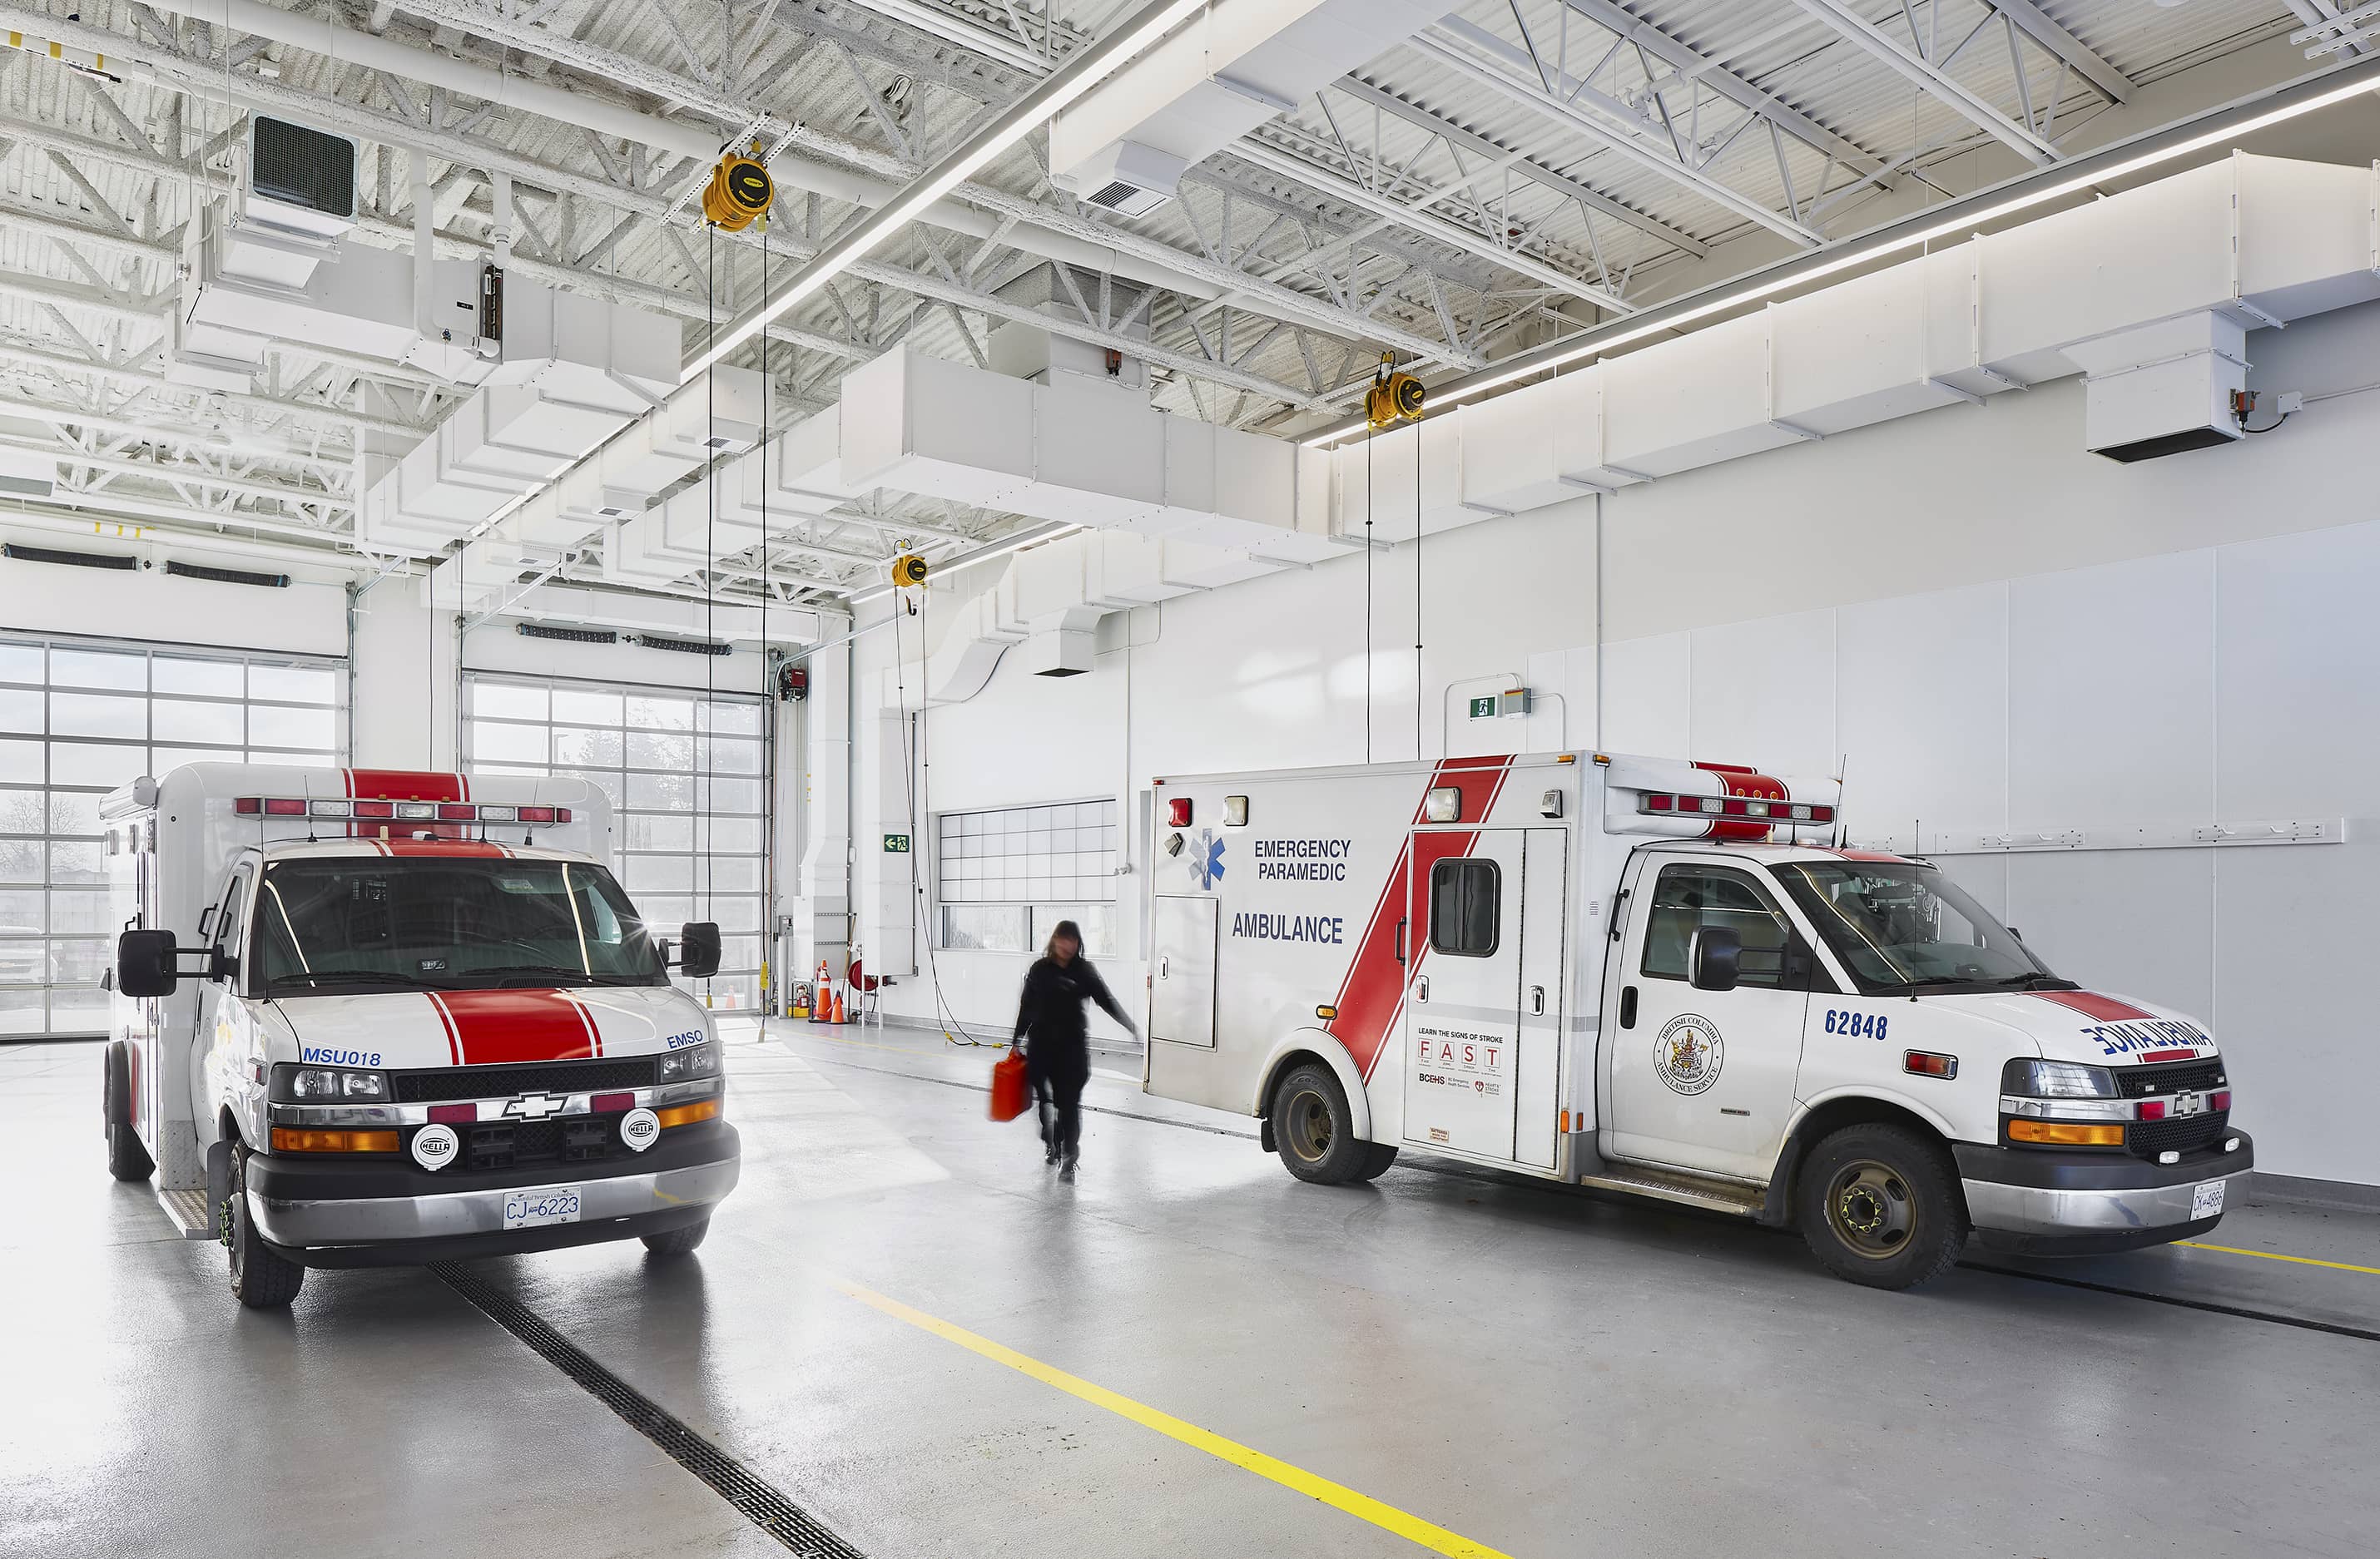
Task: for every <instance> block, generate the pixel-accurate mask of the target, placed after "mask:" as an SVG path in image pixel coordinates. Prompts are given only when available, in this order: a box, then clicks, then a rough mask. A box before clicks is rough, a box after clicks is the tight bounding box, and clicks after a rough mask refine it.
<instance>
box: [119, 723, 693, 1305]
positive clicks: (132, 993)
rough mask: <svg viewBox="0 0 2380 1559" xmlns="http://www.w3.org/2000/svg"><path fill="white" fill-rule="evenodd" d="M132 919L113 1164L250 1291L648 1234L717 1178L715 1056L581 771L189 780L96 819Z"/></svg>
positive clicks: (278, 1297) (285, 772)
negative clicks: (373, 1269) (619, 863)
mask: <svg viewBox="0 0 2380 1559" xmlns="http://www.w3.org/2000/svg"><path fill="white" fill-rule="evenodd" d="M101 816H102V817H103V820H104V826H105V828H106V829H107V845H106V849H107V855H106V861H107V866H108V874H109V881H110V884H111V886H112V889H113V892H114V893H115V898H116V912H117V913H119V914H120V915H121V916H122V918H123V921H124V924H125V925H126V926H127V927H128V929H127V930H126V931H125V932H124V933H123V935H122V937H121V938H120V939H119V942H118V946H117V953H116V968H115V973H114V976H113V982H112V983H113V987H114V990H115V999H114V1012H115V1020H114V1033H113V1036H112V1038H111V1040H110V1042H109V1045H108V1048H107V1055H106V1065H105V1068H104V1076H105V1083H104V1087H105V1095H104V1098H103V1106H102V1108H103V1117H102V1118H103V1124H104V1127H105V1130H106V1137H107V1164H108V1168H109V1170H110V1171H111V1172H112V1173H113V1174H114V1175H115V1178H118V1179H121V1180H139V1179H143V1178H147V1177H148V1176H149V1175H150V1174H151V1173H152V1170H153V1171H154V1172H155V1173H156V1174H157V1176H158V1192H159V1199H160V1201H161V1202H164V1204H165V1206H166V1208H167V1210H168V1211H169V1212H170V1213H173V1214H174V1215H176V1220H177V1221H178V1222H180V1223H181V1224H182V1226H183V1227H184V1229H185V1231H186V1233H189V1234H191V1235H192V1237H194V1238H203V1237H205V1236H206V1235H210V1234H211V1235H212V1236H213V1237H214V1238H216V1239H220V1240H222V1241H223V1243H224V1244H225V1245H226V1246H228V1247H229V1248H230V1251H231V1287H232V1291H233V1292H234V1293H235V1294H236V1295H237V1296H238V1298H239V1299H240V1302H241V1303H243V1304H246V1305H249V1306H254V1307H265V1306H275V1305H285V1304H287V1303H288V1302H289V1301H290V1300H291V1299H293V1298H295V1297H296V1295H297V1288H298V1285H299V1284H300V1282H301V1281H302V1280H303V1279H304V1277H305V1271H306V1268H308V1267H310V1266H312V1267H342V1266H372V1265H391V1264H407V1263H419V1262H431V1261H442V1260H445V1259H448V1258H456V1257H468V1256H480V1255H492V1254H502V1253H507V1252H514V1251H541V1250H550V1249H553V1248H555V1247H558V1246H564V1245H577V1244H584V1243H587V1242H589V1241H593V1240H601V1239H625V1238H628V1237H630V1236H641V1237H642V1238H643V1239H644V1242H645V1244H646V1246H647V1248H648V1249H650V1250H651V1251H655V1252H657V1253H659V1254H662V1255H664V1256H674V1255H682V1254H684V1253H685V1252H686V1251H691V1250H693V1249H694V1248H695V1247H696V1246H697V1245H698V1244H700V1243H701V1241H702V1237H703V1234H704V1233H705V1231H706V1230H707V1229H708V1227H710V1214H711V1209H712V1208H713V1207H715V1206H716V1205H717V1204H718V1203H719V1202H720V1200H721V1199H722V1198H723V1197H725V1196H726V1195H727V1193H728V1192H729V1191H730V1190H733V1189H734V1188H735V1179H736V1172H737V1166H738V1163H739V1152H738V1144H737V1140H736V1135H735V1128H734V1127H732V1126H730V1125H729V1124H728V1123H727V1122H726V1120H725V1119H723V1118H722V1102H723V1101H722V1079H721V1075H720V1070H721V1063H720V1045H719V1041H718V1037H717V1035H716V1034H715V1033H714V1032H713V1031H712V1028H711V1023H710V1017H709V1015H708V1014H707V1013H706V1012H705V1011H704V1010H703V1008H702V1005H701V1004H700V1003H698V1002H697V1001H696V1000H694V999H693V998H692V997H689V996H687V995H686V993H685V992H683V991H681V990H679V989H677V988H676V987H675V986H674V985H671V984H670V980H669V974H668V971H669V969H671V968H672V967H675V968H678V969H680V970H682V971H683V972H684V973H686V974H688V975H690V976H697V977H698V976H701V975H705V974H709V973H712V972H714V971H715V970H716V969H717V968H718V965H719V931H718V927H717V926H715V925H710V924H708V923H700V924H692V925H686V927H684V929H683V932H682V934H681V941H680V955H681V956H680V958H679V960H678V961H677V962H676V963H675V964H673V963H672V961H671V958H670V945H669V943H668V942H666V941H657V940H655V939H654V938H652V937H650V935H649V934H648V932H647V930H646V927H645V926H644V925H643V923H642V922H641V921H640V920H639V919H638V918H637V912H636V910H635V908H634V907H633V906H632V905H631V904H630V903H629V901H628V899H627V896H626V895H625V893H623V892H622V891H621V889H620V886H619V884H618V883H617V882H615V881H614V880H613V876H612V874H611V872H610V870H609V869H608V867H607V865H606V864H605V863H606V861H607V860H608V859H609V857H610V855H611V853H612V842H611V808H610V804H609V802H608V800H607V799H606V798H605V797H604V795H603V794H602V792H600V791H597V790H596V789H595V788H594V787H593V786H591V785H589V783H588V782H587V781H585V780H583V779H520V778H501V777H491V778H484V779H476V780H474V779H467V778H466V777H464V776H462V775H457V774H429V773H412V772H404V771H395V770H381V769H362V768H282V767H261V766H244V765H238V764H215V763H201V764H191V765H189V766H188V767H182V768H177V769H175V770H174V771H173V772H172V773H170V774H167V775H166V776H165V777H164V779H140V780H136V781H134V782H133V783H132V784H130V785H127V786H125V787H123V788H121V789H119V790H117V791H115V792H113V793H112V794H110V795H109V796H108V797H107V798H106V800H105V801H104V802H103V804H102V806H101Z"/></svg>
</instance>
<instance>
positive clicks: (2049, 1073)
mask: <svg viewBox="0 0 2380 1559" xmlns="http://www.w3.org/2000/svg"><path fill="white" fill-rule="evenodd" d="M2000 1092H2001V1093H2003V1094H2022V1095H2024V1096H2026V1097H2029V1098H2034V1099H2112V1098H2115V1097H2116V1096H2117V1094H2116V1074H2115V1073H2114V1072H2112V1071H2109V1070H2107V1068H2105V1067H2086V1066H2083V1065H2082V1064H2080V1063H2079V1062H2075V1061H2032V1060H2015V1061H2010V1063H2009V1064H2008V1065H2007V1066H2005V1067H2002V1068H2001V1069H2000Z"/></svg>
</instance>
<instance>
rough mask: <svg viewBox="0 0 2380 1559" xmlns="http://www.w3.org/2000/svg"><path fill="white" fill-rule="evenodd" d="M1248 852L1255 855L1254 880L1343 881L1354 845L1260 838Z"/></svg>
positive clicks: (1337, 842) (1339, 840)
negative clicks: (1255, 873) (1255, 869)
mask: <svg viewBox="0 0 2380 1559" xmlns="http://www.w3.org/2000/svg"><path fill="white" fill-rule="evenodd" d="M1248 852H1249V853H1250V854H1251V855H1254V856H1255V857H1256V862H1257V881H1258V882H1344V881H1346V880H1347V857H1348V856H1349V855H1351V854H1353V853H1354V842H1353V841H1352V840H1343V839H1260V840H1256V841H1255V842H1254V843H1253V844H1251V845H1250V846H1249V849H1248Z"/></svg>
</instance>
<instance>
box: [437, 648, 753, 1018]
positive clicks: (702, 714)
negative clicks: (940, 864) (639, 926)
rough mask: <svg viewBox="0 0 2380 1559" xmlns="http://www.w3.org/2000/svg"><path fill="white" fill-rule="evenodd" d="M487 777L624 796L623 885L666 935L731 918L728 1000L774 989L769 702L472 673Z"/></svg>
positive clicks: (477, 751) (732, 1006) (470, 743)
mask: <svg viewBox="0 0 2380 1559" xmlns="http://www.w3.org/2000/svg"><path fill="white" fill-rule="evenodd" d="M464 693H465V697H466V700H467V703H466V708H467V712H468V724H467V728H466V737H465V743H466V745H465V761H466V763H467V765H468V767H469V768H470V770H471V771H472V772H473V773H475V774H540V775H542V774H566V775H576V776H577V777H579V778H581V779H587V780H589V781H591V782H592V783H593V784H594V785H595V787H596V788H597V789H598V790H601V792H603V793H604V794H606V795H608V796H610V797H611V798H612V805H613V810H614V814H615V817H616V828H617V833H616V835H615V836H614V837H615V840H616V842H617V844H618V846H619V850H620V860H619V871H620V880H621V884H622V886H624V887H625V888H627V890H628V896H629V897H630V898H632V899H634V900H636V902H637V909H638V911H640V912H642V913H643V914H644V916H645V917H646V919H647V920H648V922H650V924H651V925H653V926H654V928H655V930H656V931H657V933H658V934H660V935H662V936H672V937H674V935H675V934H676V930H675V928H676V927H677V926H678V925H680V924H681V923H682V922H685V921H689V920H715V921H717V922H718V923H719V930H720V935H721V939H722V949H721V950H722V959H721V962H720V967H719V975H718V977H717V978H716V979H713V980H709V981H695V982H692V983H691V984H690V988H692V989H693V990H695V991H696V992H697V993H698V994H707V995H709V996H710V998H711V1001H712V1004H713V1005H714V1006H715V1007H717V1008H719V1009H727V1010H745V1011H749V1010H751V1009H754V1008H757V1007H758V1006H759V1000H760V944H761V915H762V908H761V885H762V876H761V871H762V866H763V864H764V862H765V860H766V850H767V840H768V833H767V824H766V820H765V819H764V818H763V816H762V815H761V803H762V800H763V797H764V794H765V787H766V784H767V772H768V750H767V739H766V736H765V734H764V733H765V731H766V722H767V719H768V706H767V704H766V703H765V701H763V700H761V699H759V698H757V697H748V696H740V695H730V694H719V693H712V694H705V693H696V692H690V691H683V690H679V689H674V688H660V687H637V686H623V685H619V684H616V683H579V682H565V681H559V680H540V679H536V678H528V677H516V676H499V675H495V674H493V673H489V672H476V671H475V672H471V673H469V674H468V676H467V677H466V679H465V683H464Z"/></svg>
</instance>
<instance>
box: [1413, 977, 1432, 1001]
mask: <svg viewBox="0 0 2380 1559" xmlns="http://www.w3.org/2000/svg"><path fill="white" fill-rule="evenodd" d="M1414 999H1415V1001H1427V1000H1428V999H1429V976H1428V975H1427V974H1425V975H1423V976H1422V977H1421V978H1420V979H1418V980H1416V981H1415V982H1414Z"/></svg>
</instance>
